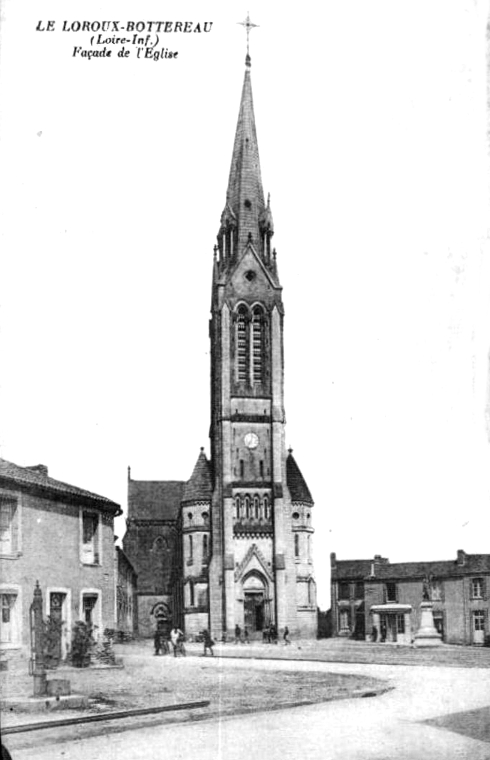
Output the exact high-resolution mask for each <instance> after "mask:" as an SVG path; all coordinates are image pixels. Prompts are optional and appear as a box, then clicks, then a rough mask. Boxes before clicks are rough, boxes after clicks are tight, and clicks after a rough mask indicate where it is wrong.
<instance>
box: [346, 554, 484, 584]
mask: <svg viewBox="0 0 490 760" xmlns="http://www.w3.org/2000/svg"><path fill="white" fill-rule="evenodd" d="M477 573H490V554H466V553H465V552H463V551H461V550H460V551H459V552H458V558H457V559H454V560H435V561H429V562H393V563H392V562H388V561H384V562H376V561H375V560H374V559H372V560H365V559H362V560H336V563H335V565H333V566H332V579H333V580H346V581H347V580H360V579H369V580H372V581H376V580H381V581H388V580H393V581H395V580H405V579H410V578H414V579H415V578H418V579H423V578H426V577H428V576H430V575H431V576H433V577H434V578H445V577H446V578H449V577H454V576H462V575H475V574H477Z"/></svg>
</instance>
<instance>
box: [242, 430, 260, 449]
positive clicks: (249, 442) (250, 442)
mask: <svg viewBox="0 0 490 760" xmlns="http://www.w3.org/2000/svg"><path fill="white" fill-rule="evenodd" d="M244 442H245V446H246V447H247V449H256V448H257V446H258V445H259V436H258V435H256V434H255V433H247V435H246V436H245V438H244Z"/></svg>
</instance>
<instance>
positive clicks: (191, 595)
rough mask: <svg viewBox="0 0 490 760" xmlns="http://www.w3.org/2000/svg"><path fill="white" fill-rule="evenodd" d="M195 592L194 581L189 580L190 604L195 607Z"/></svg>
mask: <svg viewBox="0 0 490 760" xmlns="http://www.w3.org/2000/svg"><path fill="white" fill-rule="evenodd" d="M194 603H195V594H194V581H189V606H190V607H194Z"/></svg>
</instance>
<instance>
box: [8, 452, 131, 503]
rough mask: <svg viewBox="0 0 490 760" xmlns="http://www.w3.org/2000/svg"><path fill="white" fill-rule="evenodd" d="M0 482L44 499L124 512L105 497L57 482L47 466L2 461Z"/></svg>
mask: <svg viewBox="0 0 490 760" xmlns="http://www.w3.org/2000/svg"><path fill="white" fill-rule="evenodd" d="M0 482H1V483H3V484H4V485H5V486H6V487H8V488H13V487H17V488H22V489H23V490H26V491H30V492H35V493H36V494H38V495H43V496H44V497H48V496H49V497H57V498H58V499H60V498H63V500H64V501H65V502H71V501H73V500H76V501H77V503H79V502H80V501H82V502H87V503H90V504H91V505H92V506H97V507H98V508H99V509H103V510H107V511H110V512H113V513H114V514H115V515H118V514H121V513H122V510H121V507H120V506H119V504H116V503H115V502H114V501H111V500H110V499H107V498H106V497H105V496H99V495H98V494H96V493H92V492H91V491H86V490H85V489H84V488H78V487H77V486H72V485H70V484H69V483H63V482H62V481H61V480H55V479H54V478H50V477H49V476H48V468H47V467H46V466H45V465H40V464H39V465H33V466H32V467H21V466H20V465H18V464H14V463H13V462H8V461H7V460H6V459H0Z"/></svg>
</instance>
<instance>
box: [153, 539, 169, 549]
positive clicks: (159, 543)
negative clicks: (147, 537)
mask: <svg viewBox="0 0 490 760" xmlns="http://www.w3.org/2000/svg"><path fill="white" fill-rule="evenodd" d="M166 548H167V542H166V540H165V539H164V537H163V536H157V537H156V538H155V540H154V542H153V551H154V552H164V551H165V549H166Z"/></svg>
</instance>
